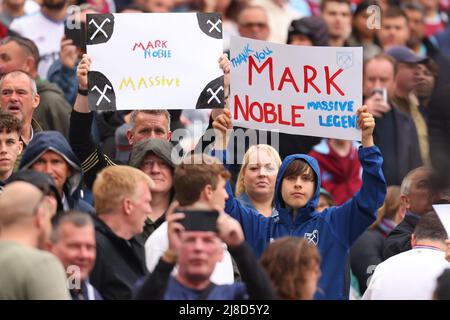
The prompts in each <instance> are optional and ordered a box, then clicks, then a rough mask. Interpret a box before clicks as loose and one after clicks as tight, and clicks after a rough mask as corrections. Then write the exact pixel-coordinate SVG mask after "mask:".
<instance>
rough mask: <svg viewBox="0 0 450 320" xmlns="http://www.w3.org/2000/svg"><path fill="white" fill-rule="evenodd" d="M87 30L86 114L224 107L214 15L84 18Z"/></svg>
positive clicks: (219, 44) (219, 34) (218, 25)
mask: <svg viewBox="0 0 450 320" xmlns="http://www.w3.org/2000/svg"><path fill="white" fill-rule="evenodd" d="M86 25H87V53H88V55H89V56H90V57H91V58H92V64H91V71H90V72H89V75H88V82H89V95H88V101H89V106H90V108H91V109H94V110H134V109H196V108H221V107H223V104H224V94H223V91H224V88H223V72H222V70H221V69H220V67H219V63H218V60H219V57H220V55H221V54H222V50H223V47H222V20H221V18H220V15H219V14H215V13H142V14H140V13H138V14H136V13H133V14H88V15H87V21H86Z"/></svg>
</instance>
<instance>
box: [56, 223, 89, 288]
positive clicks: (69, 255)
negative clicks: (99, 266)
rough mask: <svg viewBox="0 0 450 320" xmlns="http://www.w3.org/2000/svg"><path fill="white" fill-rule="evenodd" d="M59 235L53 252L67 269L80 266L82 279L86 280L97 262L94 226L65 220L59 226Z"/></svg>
mask: <svg viewBox="0 0 450 320" xmlns="http://www.w3.org/2000/svg"><path fill="white" fill-rule="evenodd" d="M58 237H59V238H58V241H57V242H56V243H55V244H52V245H51V251H52V253H53V254H54V255H56V256H57V257H58V258H59V260H60V261H61V263H62V264H63V265H64V268H65V269H66V271H68V268H69V267H70V266H77V267H78V268H80V277H81V280H82V281H84V280H86V279H87V278H88V277H89V273H90V272H91V270H92V268H93V267H94V264H95V256H96V248H95V231H94V227H93V226H91V225H86V226H83V227H78V226H75V225H74V224H73V223H71V222H65V223H63V224H62V225H61V226H60V227H59V234H58Z"/></svg>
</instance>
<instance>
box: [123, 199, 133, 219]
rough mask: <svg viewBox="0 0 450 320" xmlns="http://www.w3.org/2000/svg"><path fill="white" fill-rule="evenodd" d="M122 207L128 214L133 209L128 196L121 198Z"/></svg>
mask: <svg viewBox="0 0 450 320" xmlns="http://www.w3.org/2000/svg"><path fill="white" fill-rule="evenodd" d="M122 208H123V212H124V213H125V215H127V216H129V215H130V214H131V211H132V210H133V202H132V201H131V199H130V198H125V199H123V200H122Z"/></svg>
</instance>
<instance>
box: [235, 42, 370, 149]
mask: <svg viewBox="0 0 450 320" xmlns="http://www.w3.org/2000/svg"><path fill="white" fill-rule="evenodd" d="M230 61H231V96H230V106H231V108H230V109H231V114H232V119H233V124H234V125H236V126H242V127H245V128H253V129H264V130H279V131H280V132H285V133H290V134H299V135H308V136H317V137H326V138H339V139H347V140H361V130H360V129H358V128H357V116H356V110H357V108H358V107H359V106H361V104H362V63H363V60H362V48H332V47H303V46H291V45H283V44H275V43H270V42H265V41H259V40H252V39H247V38H240V37H232V39H231V57H230Z"/></svg>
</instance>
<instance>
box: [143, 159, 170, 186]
mask: <svg viewBox="0 0 450 320" xmlns="http://www.w3.org/2000/svg"><path fill="white" fill-rule="evenodd" d="M140 169H141V170H142V171H143V172H144V173H145V174H147V175H148V176H149V177H150V178H152V180H153V182H154V183H155V186H154V187H153V188H152V192H154V193H168V192H170V189H172V186H173V171H172V168H171V167H170V166H169V165H168V164H167V163H166V162H165V161H164V160H162V159H161V158H160V157H158V156H157V155H155V154H154V153H151V152H150V153H147V155H146V156H145V159H144V161H143V162H142V166H141V168H140Z"/></svg>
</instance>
